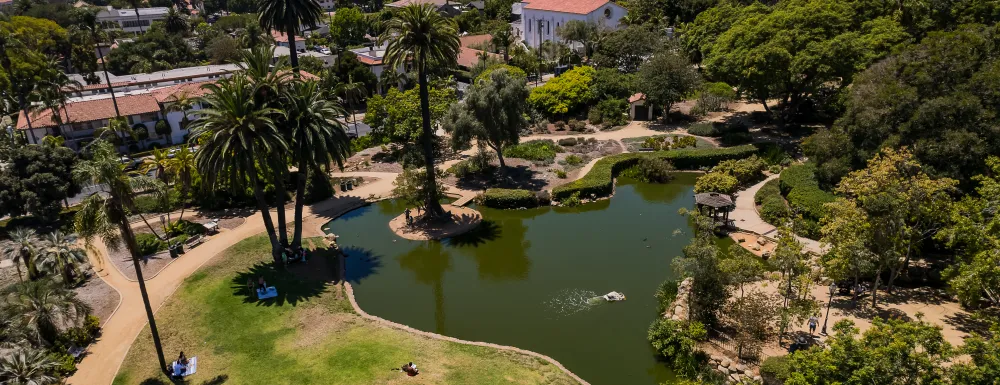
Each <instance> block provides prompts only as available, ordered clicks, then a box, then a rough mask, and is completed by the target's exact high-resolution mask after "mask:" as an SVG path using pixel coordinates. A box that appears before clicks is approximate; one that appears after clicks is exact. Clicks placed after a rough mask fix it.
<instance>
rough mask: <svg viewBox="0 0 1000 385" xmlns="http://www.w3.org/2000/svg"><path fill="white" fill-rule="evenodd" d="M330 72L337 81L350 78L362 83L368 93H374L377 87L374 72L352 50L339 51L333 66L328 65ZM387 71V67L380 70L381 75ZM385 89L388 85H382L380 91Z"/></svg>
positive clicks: (384, 75)
mask: <svg viewBox="0 0 1000 385" xmlns="http://www.w3.org/2000/svg"><path fill="white" fill-rule="evenodd" d="M330 72H331V73H333V74H335V75H336V76H337V79H338V82H343V81H345V80H351V81H353V82H359V83H362V84H364V85H365V89H366V90H367V93H368V95H372V94H375V90H377V89H378V77H376V76H375V73H373V72H372V70H371V69H369V68H368V66H366V65H364V64H363V63H361V61H360V60H358V55H357V54H355V53H354V52H351V51H343V52H341V53H340V56H338V57H337V61H336V62H335V63H333V67H330ZM389 72H390V71H388V68H386V71H385V72H382V77H383V78H386V77H387V76H386V74H388V73H389ZM390 77H391V76H390ZM331 89H332V88H331ZM387 89H388V87H383V88H382V91H383V92H386V90H387Z"/></svg>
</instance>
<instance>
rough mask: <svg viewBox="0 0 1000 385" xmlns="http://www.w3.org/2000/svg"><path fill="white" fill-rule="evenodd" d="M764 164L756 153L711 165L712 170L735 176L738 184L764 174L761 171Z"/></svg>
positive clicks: (755, 179)
mask: <svg viewBox="0 0 1000 385" xmlns="http://www.w3.org/2000/svg"><path fill="white" fill-rule="evenodd" d="M766 165H767V164H766V163H764V161H763V160H762V159H761V158H759V157H757V155H752V156H750V157H748V158H745V159H739V160H726V161H722V162H719V164H718V165H716V166H715V167H712V172H720V173H723V174H728V175H731V176H733V177H735V178H736V180H737V181H738V182H739V184H740V185H747V184H750V183H751V182H754V181H757V180H759V179H760V178H761V177H763V176H764V174H763V173H762V172H763V171H764V167H765V166H766Z"/></svg>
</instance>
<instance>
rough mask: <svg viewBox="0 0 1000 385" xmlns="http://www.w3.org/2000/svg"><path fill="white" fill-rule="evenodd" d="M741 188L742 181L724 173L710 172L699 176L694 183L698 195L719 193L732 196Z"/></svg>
mask: <svg viewBox="0 0 1000 385" xmlns="http://www.w3.org/2000/svg"><path fill="white" fill-rule="evenodd" d="M739 187H740V181H739V180H737V179H736V177H734V176H732V175H729V174H727V173H724V172H710V173H707V174H705V175H702V176H699V177H698V179H697V180H695V182H694V191H695V192H696V193H707V192H717V193H721V194H732V193H734V192H736V189H738V188H739Z"/></svg>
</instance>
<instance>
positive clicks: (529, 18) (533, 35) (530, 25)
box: [515, 2, 628, 48]
mask: <svg viewBox="0 0 1000 385" xmlns="http://www.w3.org/2000/svg"><path fill="white" fill-rule="evenodd" d="M516 5H517V3H515V6H516ZM606 10H610V13H611V17H607V16H606V14H605V11H606ZM627 13H628V12H627V11H626V10H625V8H622V7H621V6H618V5H616V4H614V3H611V2H608V4H605V5H604V6H602V7H600V8H598V9H596V10H594V12H591V13H590V14H588V15H580V14H575V13H563V12H554V11H539V10H534V9H528V8H524V9H523V10H522V15H521V26H520V28H519V29H520V32H521V33H522V34H523V36H521V38H522V39H524V44H526V45H528V46H529V47H536V48H537V47H538V46H539V42H540V41H549V40H554V41H560V39H559V37H558V36H557V34H556V28H558V27H560V26H562V25H563V24H566V22H568V21H571V20H579V21H588V22H594V23H598V24H601V25H603V26H604V27H605V28H609V29H618V24H619V21H620V20H621V18H622V17H624V16H625V15H626V14H627ZM539 21H541V26H542V30H541V40H540V41H539V31H538V26H539Z"/></svg>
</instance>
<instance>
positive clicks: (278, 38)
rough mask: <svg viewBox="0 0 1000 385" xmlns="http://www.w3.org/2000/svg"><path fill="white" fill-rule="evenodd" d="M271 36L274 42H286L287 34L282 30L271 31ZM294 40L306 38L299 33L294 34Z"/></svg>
mask: <svg viewBox="0 0 1000 385" xmlns="http://www.w3.org/2000/svg"><path fill="white" fill-rule="evenodd" d="M271 37H273V38H274V41H275V42H278V43H288V35H287V34H285V33H283V32H278V31H271ZM295 41H306V38H304V37H302V36H299V35H295Z"/></svg>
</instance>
